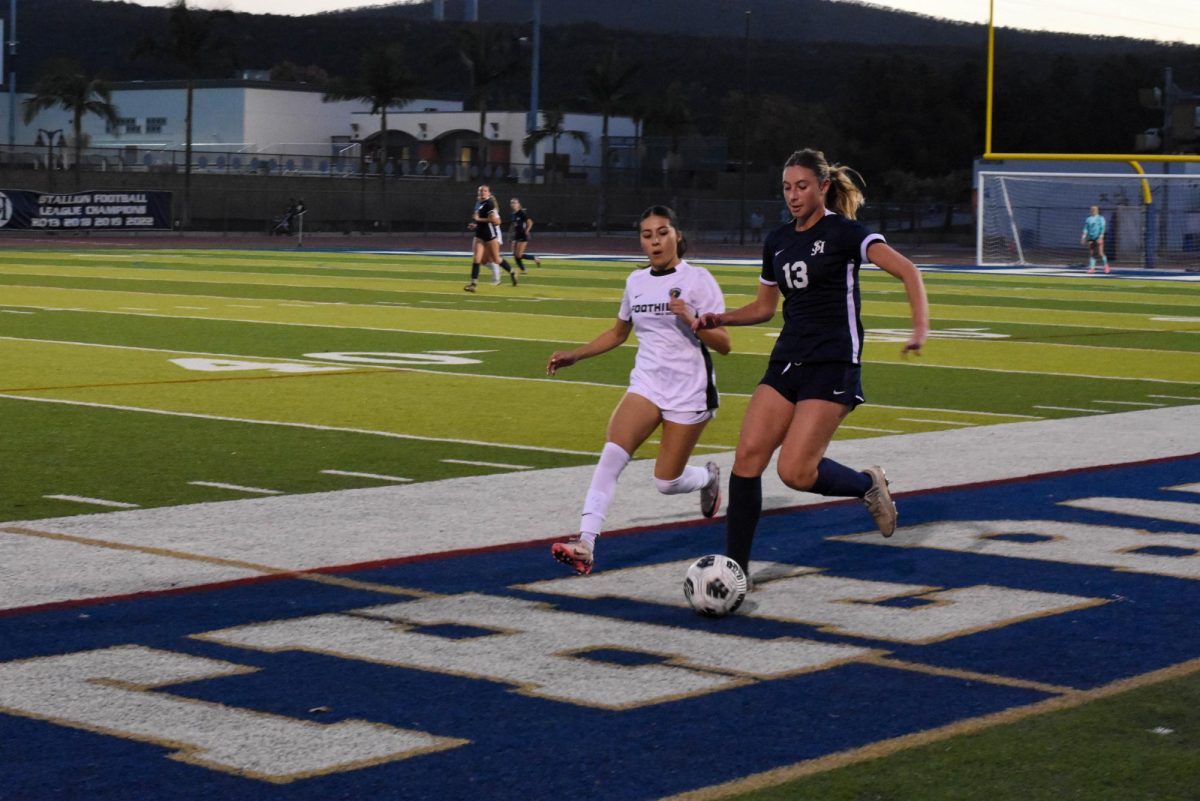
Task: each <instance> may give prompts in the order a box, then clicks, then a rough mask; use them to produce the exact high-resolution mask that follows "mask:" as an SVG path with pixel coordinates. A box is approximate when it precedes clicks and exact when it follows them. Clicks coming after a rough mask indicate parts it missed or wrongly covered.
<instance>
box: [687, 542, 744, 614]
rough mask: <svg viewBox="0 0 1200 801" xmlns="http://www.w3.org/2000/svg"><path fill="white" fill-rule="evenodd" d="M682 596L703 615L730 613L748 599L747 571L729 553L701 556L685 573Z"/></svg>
mask: <svg viewBox="0 0 1200 801" xmlns="http://www.w3.org/2000/svg"><path fill="white" fill-rule="evenodd" d="M683 597H684V598H687V602H688V603H689V604H691V607H692V609H695V610H696V611H697V612H699V613H700V614H702V615H705V616H707V617H721V616H723V615H728V614H730V613H732V612H734V611H735V610H736V609H737V608H738V607H739V606H741V605H742V601H744V600H745V599H746V574H745V572H744V571H743V570H742V567H741V565H739V564H738V563H737V562H736V561H735V560H733V559H730V558H729V557H728V556H720V555H718V554H710V555H708V556H701V557H700V558H699V559H697V560H696V561H695V562H693V563H692V566H691V567H689V568H688V570H687V575H686V576H684V577H683Z"/></svg>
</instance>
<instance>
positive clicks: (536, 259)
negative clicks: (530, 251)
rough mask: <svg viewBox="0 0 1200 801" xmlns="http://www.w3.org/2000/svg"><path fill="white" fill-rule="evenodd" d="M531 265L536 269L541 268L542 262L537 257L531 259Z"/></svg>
mask: <svg viewBox="0 0 1200 801" xmlns="http://www.w3.org/2000/svg"><path fill="white" fill-rule="evenodd" d="M533 263H534V264H536V265H537V266H538V267H541V266H542V260H541V259H539V258H538V257H537V256H534V257H533Z"/></svg>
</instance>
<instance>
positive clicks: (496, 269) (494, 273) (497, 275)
mask: <svg viewBox="0 0 1200 801" xmlns="http://www.w3.org/2000/svg"><path fill="white" fill-rule="evenodd" d="M488 267H491V268H492V277H493V278H494V279H496V280H497V281H499V280H500V265H499V264H496V262H494V261H489V262H488Z"/></svg>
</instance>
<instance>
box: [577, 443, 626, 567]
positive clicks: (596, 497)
mask: <svg viewBox="0 0 1200 801" xmlns="http://www.w3.org/2000/svg"><path fill="white" fill-rule="evenodd" d="M631 458H632V457H631V456H630V455H629V454H628V453H626V452H625V449H624V448H622V447H621V446H620V445H618V444H616V443H615V442H606V443H604V450H603V451H601V452H600V463H599V464H597V465H596V470H595V471H594V472H593V473H592V483H591V485H590V486H589V487H588V492H587V498H586V499H585V500H584V502H583V515H582V516H581V517H580V519H579V539H581V540H583V541H584V542H586V543H587V544H588V545H589V546H592V545H594V544H595V542H596V537H598V536H600V527H601V526H603V525H604V515H605V513H607V512H608V505H609V503H611V502H612V498H613V494H614V493H616V491H617V479H618V478H620V477H621V471H622V470H624V469H625V465H627V464H629V460H630V459H631Z"/></svg>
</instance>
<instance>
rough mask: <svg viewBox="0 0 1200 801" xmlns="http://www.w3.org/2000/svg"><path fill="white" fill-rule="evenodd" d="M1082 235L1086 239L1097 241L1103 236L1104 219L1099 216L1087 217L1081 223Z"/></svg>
mask: <svg viewBox="0 0 1200 801" xmlns="http://www.w3.org/2000/svg"><path fill="white" fill-rule="evenodd" d="M1083 235H1084V236H1086V237H1087V238H1088V239H1099V238H1100V237H1102V236H1104V217H1103V216H1102V215H1100V214H1092V215H1089V216H1088V218H1087V219H1086V220H1084V221H1083Z"/></svg>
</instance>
